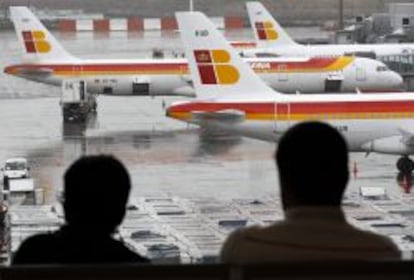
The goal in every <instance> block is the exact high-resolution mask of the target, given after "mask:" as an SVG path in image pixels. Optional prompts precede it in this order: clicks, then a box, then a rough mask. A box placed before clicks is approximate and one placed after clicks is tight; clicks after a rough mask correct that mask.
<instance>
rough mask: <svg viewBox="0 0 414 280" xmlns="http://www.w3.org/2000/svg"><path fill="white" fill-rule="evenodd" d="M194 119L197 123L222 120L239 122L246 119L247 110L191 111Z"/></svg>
mask: <svg viewBox="0 0 414 280" xmlns="http://www.w3.org/2000/svg"><path fill="white" fill-rule="evenodd" d="M191 115H192V121H193V122H195V123H203V122H206V121H208V122H211V121H220V122H222V123H239V122H243V121H244V120H245V112H243V111H238V110H222V111H217V112H203V111H196V112H191Z"/></svg>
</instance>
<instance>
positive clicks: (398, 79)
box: [390, 72, 404, 89]
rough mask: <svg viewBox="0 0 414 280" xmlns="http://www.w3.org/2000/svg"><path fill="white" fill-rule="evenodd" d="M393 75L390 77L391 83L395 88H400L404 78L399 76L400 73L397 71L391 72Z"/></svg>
mask: <svg viewBox="0 0 414 280" xmlns="http://www.w3.org/2000/svg"><path fill="white" fill-rule="evenodd" d="M393 74H394V75H393V76H392V78H391V83H390V84H391V85H392V86H393V87H394V88H395V89H402V88H403V85H404V79H403V78H402V77H401V75H400V74H398V73H397V72H394V73H393Z"/></svg>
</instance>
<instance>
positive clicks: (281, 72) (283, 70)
mask: <svg viewBox="0 0 414 280" xmlns="http://www.w3.org/2000/svg"><path fill="white" fill-rule="evenodd" d="M277 69H278V80H279V82H287V81H288V79H289V77H288V74H287V66H286V65H285V64H281V65H279V66H278V67H277Z"/></svg>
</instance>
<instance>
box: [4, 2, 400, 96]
mask: <svg viewBox="0 0 414 280" xmlns="http://www.w3.org/2000/svg"><path fill="white" fill-rule="evenodd" d="M10 14H11V18H12V20H13V23H14V25H15V29H16V33H17V36H18V39H19V42H20V44H21V46H22V49H23V52H24V54H23V57H22V63H19V64H15V65H10V66H7V67H6V68H5V69H4V72H5V73H7V74H10V75H14V76H17V77H21V78H24V79H28V80H32V81H36V82H40V83H45V84H50V85H54V86H61V84H62V80H64V79H73V78H80V79H83V80H84V81H85V82H86V84H87V89H88V91H89V92H91V93H96V94H107V95H125V96H157V95H183V96H194V89H193V87H192V84H191V79H190V78H189V75H188V63H187V60H186V59H123V60H119V59H111V60H108V59H100V60H97V59H94V60H92V59H81V58H78V57H75V56H73V55H72V54H70V53H69V52H67V51H66V50H65V49H64V48H63V47H62V46H61V45H60V44H59V42H58V41H57V40H56V39H55V38H54V36H53V35H52V34H51V33H50V32H49V31H48V30H47V29H46V28H45V27H44V26H43V24H42V23H41V22H40V21H39V20H38V19H37V18H36V17H35V16H34V15H33V13H32V12H31V11H30V10H29V9H28V8H27V7H11V8H10ZM247 61H248V62H249V64H250V66H251V67H252V68H253V69H254V70H255V72H256V73H258V74H260V76H261V77H262V78H263V79H264V80H265V81H266V82H267V83H268V84H269V85H270V86H271V87H273V88H276V89H278V90H281V91H283V92H286V93H296V92H301V93H312V92H323V91H325V90H329V91H337V92H350V91H356V90H358V91H361V92H371V91H384V92H388V91H394V90H399V89H401V87H402V84H403V80H402V78H401V76H400V75H399V74H398V73H396V72H394V71H391V70H390V69H389V68H387V66H385V64H383V63H382V62H378V61H375V60H371V59H367V58H356V57H325V58H306V57H300V58H251V59H247Z"/></svg>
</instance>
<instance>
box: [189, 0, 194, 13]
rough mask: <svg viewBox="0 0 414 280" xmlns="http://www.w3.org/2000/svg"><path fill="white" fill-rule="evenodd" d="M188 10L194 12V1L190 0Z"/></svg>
mask: <svg viewBox="0 0 414 280" xmlns="http://www.w3.org/2000/svg"><path fill="white" fill-rule="evenodd" d="M189 11H190V12H194V1H193V0H190V8H189Z"/></svg>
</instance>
